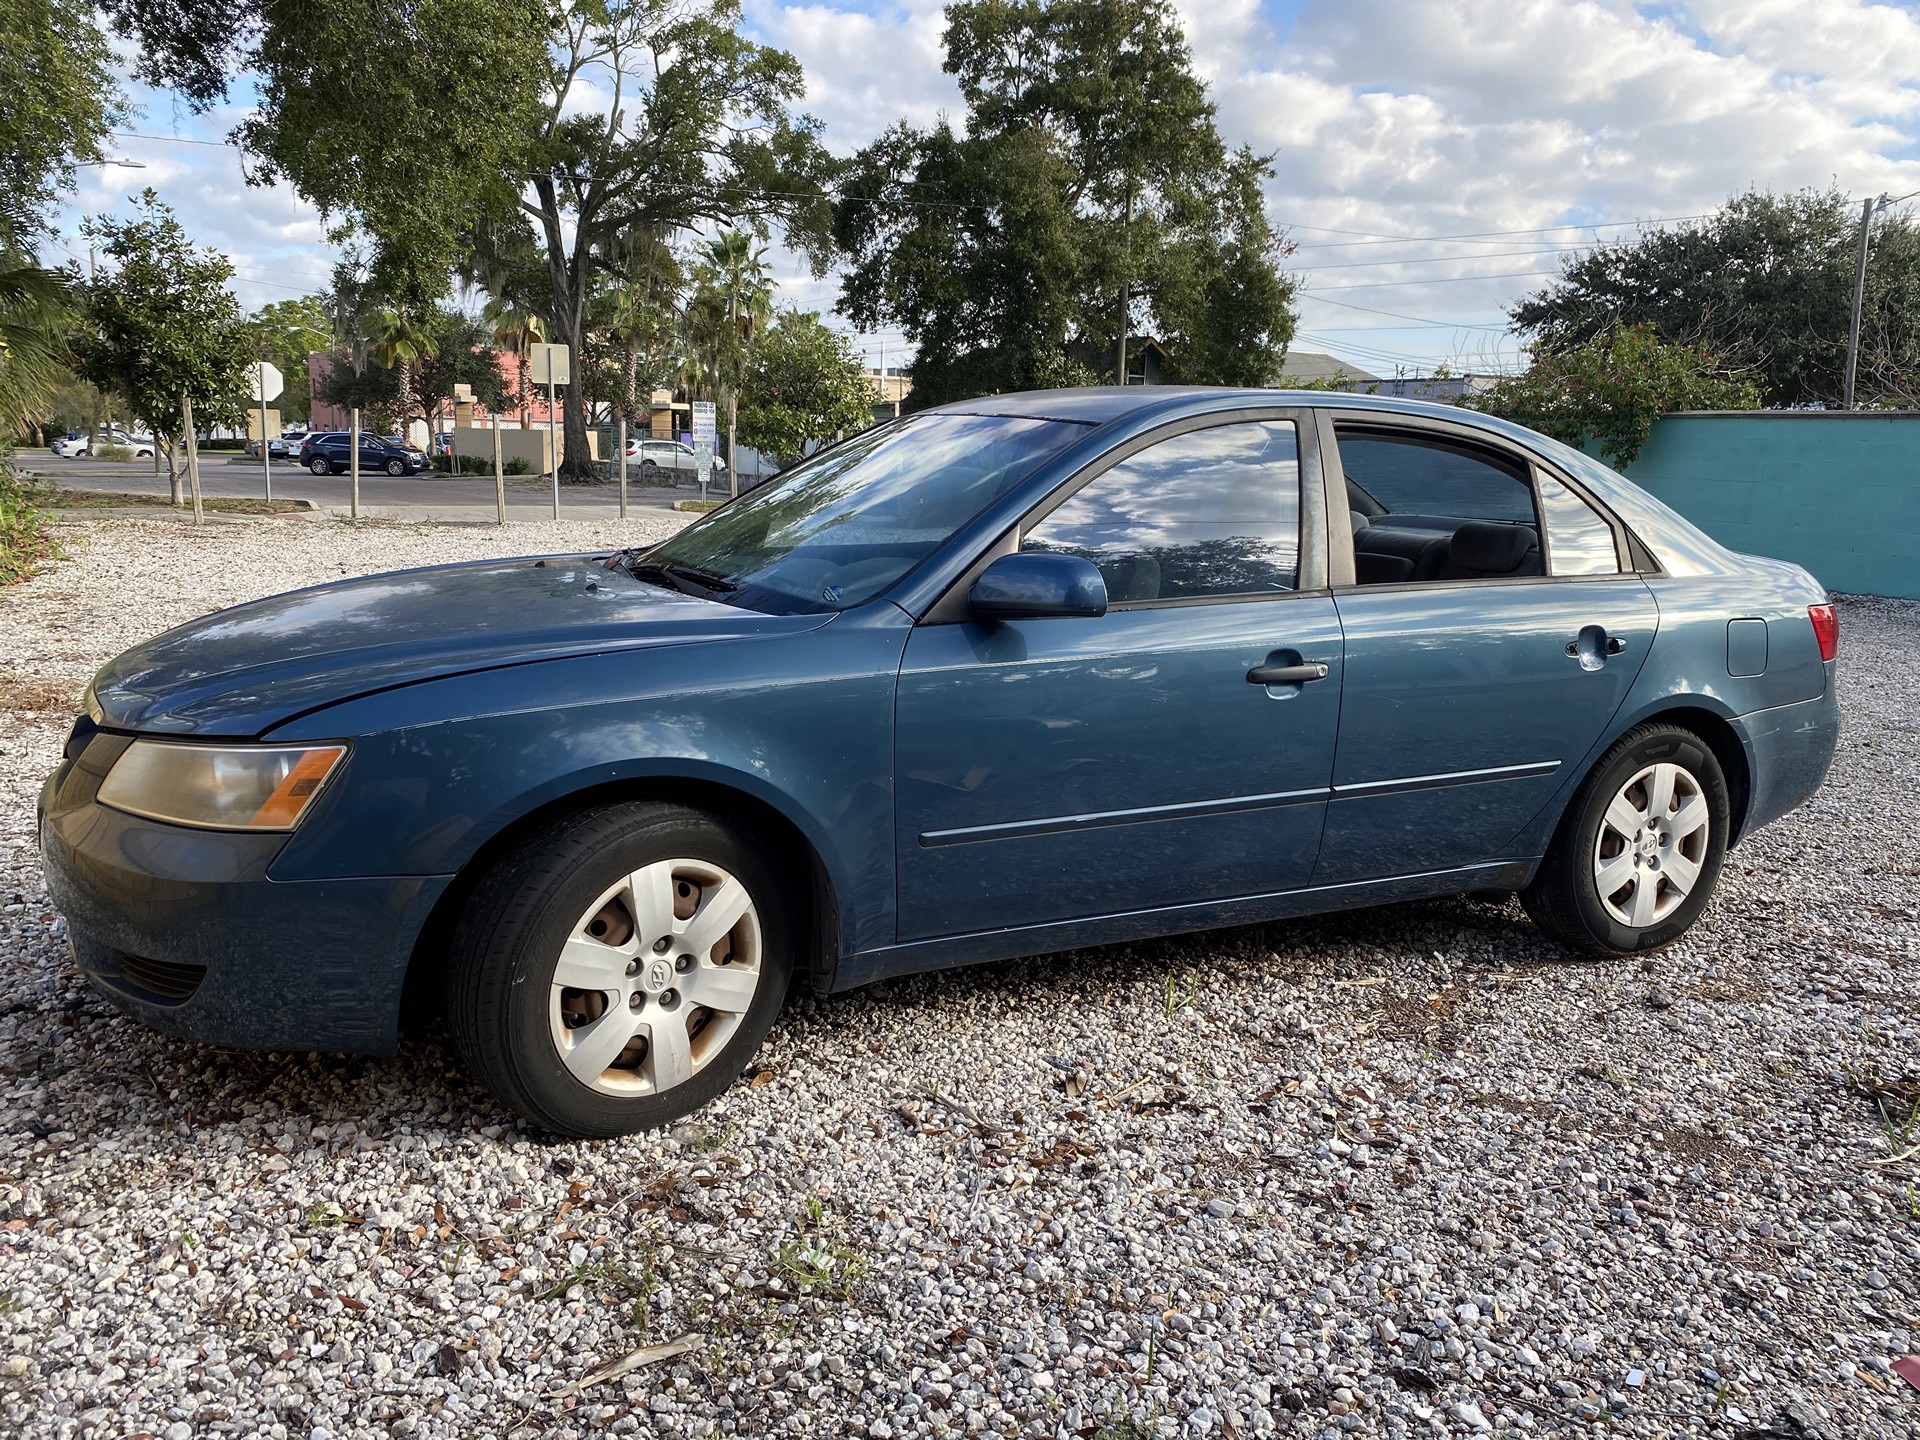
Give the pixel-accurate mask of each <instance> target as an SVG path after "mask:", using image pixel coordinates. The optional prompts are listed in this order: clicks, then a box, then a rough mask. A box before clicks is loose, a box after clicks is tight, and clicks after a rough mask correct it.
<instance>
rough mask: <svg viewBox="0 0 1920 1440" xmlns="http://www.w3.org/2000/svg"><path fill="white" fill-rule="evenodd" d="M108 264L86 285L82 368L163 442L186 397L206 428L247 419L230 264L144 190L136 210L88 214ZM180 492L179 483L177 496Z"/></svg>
mask: <svg viewBox="0 0 1920 1440" xmlns="http://www.w3.org/2000/svg"><path fill="white" fill-rule="evenodd" d="M86 231H87V234H88V235H89V236H91V237H92V238H93V239H94V240H95V241H96V242H97V243H98V245H99V249H100V255H101V259H102V261H103V264H102V266H101V268H100V270H99V272H98V274H97V276H96V277H95V278H94V279H93V280H92V282H91V283H87V282H83V281H82V279H81V277H80V276H79V275H78V274H77V273H76V274H75V275H74V277H73V284H74V285H75V287H76V288H79V287H81V286H83V285H84V293H85V295H86V309H85V315H84V318H83V323H82V325H81V327H80V330H79V333H78V334H77V336H76V337H75V341H74V351H75V355H76V358H77V360H78V369H79V371H80V373H81V374H82V375H84V376H85V377H86V378H87V379H88V380H91V381H92V382H93V383H94V384H95V385H98V386H99V387H101V388H102V389H103V390H112V391H114V392H115V393H117V394H118V395H120V396H121V397H123V398H124V400H125V402H126V404H127V406H128V408H129V409H130V410H131V411H132V413H133V418H134V419H135V420H136V421H138V422H139V423H140V424H141V425H142V426H144V427H146V428H147V429H149V430H150V431H151V432H152V433H153V435H154V436H155V437H156V438H157V439H159V440H160V441H161V442H162V443H163V444H165V445H166V447H167V451H168V469H169V472H170V473H172V472H173V445H172V441H174V440H175V439H177V438H178V437H179V436H180V433H181V414H180V403H181V401H182V399H190V400H191V401H192V402H193V410H194V421H195V424H196V425H198V426H200V427H202V428H204V427H206V426H210V425H216V424H236V423H243V421H244V414H243V411H244V407H245V404H246V366H247V362H248V361H249V360H250V359H252V358H253V356H252V353H251V352H252V348H253V347H252V344H251V343H250V339H251V337H250V336H249V335H248V332H247V325H246V320H245V317H244V316H243V314H242V312H241V309H240V302H239V301H237V300H235V299H234V298H233V296H232V295H231V294H230V293H229V292H228V290H227V282H228V281H229V280H230V279H232V278H233V266H232V264H231V263H230V262H229V261H228V260H227V258H226V257H225V256H224V255H222V254H220V253H219V252H218V251H216V250H202V249H198V248H196V247H195V246H194V245H193V243H192V242H191V241H190V240H189V239H188V238H187V234H186V231H184V230H183V229H182V228H181V226H180V222H179V221H178V220H176V219H175V218H174V216H173V212H172V211H171V210H170V209H168V208H167V207H166V206H165V205H163V204H161V203H160V199H159V197H158V196H156V195H155V194H154V193H153V191H151V190H147V191H143V192H142V193H141V195H140V197H139V200H138V202H137V204H136V208H135V213H134V215H133V217H132V218H130V219H126V220H115V219H112V218H110V217H100V218H97V219H93V220H89V221H88V222H87V224H86ZM179 498H180V493H179V483H178V480H177V478H176V480H175V483H174V499H175V501H176V502H177V501H178V500H179Z"/></svg>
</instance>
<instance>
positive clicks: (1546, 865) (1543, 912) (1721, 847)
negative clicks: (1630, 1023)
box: [1520, 723, 1732, 955]
mask: <svg viewBox="0 0 1920 1440" xmlns="http://www.w3.org/2000/svg"><path fill="white" fill-rule="evenodd" d="M1665 764H1672V765H1677V766H1679V767H1680V769H1681V770H1682V771H1683V772H1685V774H1686V775H1687V776H1688V777H1690V778H1691V780H1692V781H1693V782H1694V784H1695V786H1696V787H1697V789H1698V793H1699V795H1700V797H1701V798H1702V799H1703V800H1704V802H1705V804H1706V806H1707V833H1706V836H1705V841H1704V845H1703V846H1702V847H1701V850H1700V853H1699V854H1698V856H1697V857H1696V858H1695V859H1694V860H1693V862H1692V863H1697V865H1698V873H1697V875H1696V876H1695V878H1694V880H1693V882H1692V885H1691V888H1690V889H1688V890H1687V891H1686V892H1685V895H1684V898H1681V899H1680V900H1679V903H1678V904H1677V905H1676V906H1674V907H1673V908H1672V909H1671V911H1670V912H1669V913H1666V914H1664V915H1661V916H1660V917H1659V918H1658V919H1657V920H1654V921H1653V922H1652V923H1649V924H1646V925H1641V926H1635V925H1632V924H1629V923H1624V922H1623V921H1622V920H1621V918H1619V917H1618V916H1617V915H1616V914H1614V913H1613V910H1612V908H1610V906H1609V903H1608V897H1604V896H1602V895H1601V894H1600V889H1601V883H1600V881H1599V879H1598V878H1597V865H1598V863H1599V860H1600V858H1601V855H1600V852H1599V848H1598V847H1599V846H1600V844H1601V826H1602V824H1603V822H1604V821H1605V818H1606V814H1607V807H1608V806H1609V805H1610V804H1612V802H1613V801H1614V799H1615V797H1616V796H1618V795H1619V794H1620V793H1621V790H1622V787H1623V786H1626V785H1628V784H1629V782H1631V781H1633V780H1634V778H1635V777H1636V776H1637V775H1639V774H1640V773H1641V772H1643V771H1645V770H1646V769H1648V768H1649V767H1651V766H1655V765H1665ZM1731 821H1732V806H1731V804H1730V802H1729V799H1728V794H1727V779H1726V775H1725V774H1724V773H1723V772H1722V771H1721V769H1720V762H1719V760H1717V759H1716V758H1715V757H1714V753H1713V751H1712V749H1711V748H1710V747H1709V746H1708V745H1707V743H1706V742H1705V741H1704V740H1702V739H1701V738H1700V737H1699V736H1698V735H1696V734H1694V733H1693V732H1692V731H1691V730H1685V729H1682V728H1681V727H1679V726H1677V725H1663V724H1657V723H1656V724H1648V725H1639V726H1636V727H1635V728H1634V729H1632V730H1629V731H1628V732H1627V733H1626V734H1625V735H1622V736H1621V737H1620V739H1619V740H1618V741H1616V742H1615V743H1614V745H1613V746H1612V747H1611V748H1610V749H1609V750H1608V751H1607V753H1606V754H1605V755H1603V756H1602V757H1601V758H1600V762H1599V764H1597V765H1595V766H1594V767H1593V770H1592V772H1591V773H1589V774H1588V776H1587V778H1586V780H1585V781H1584V782H1583V783H1582V784H1581V786H1580V788H1579V790H1578V791H1576V792H1575V793H1574V797H1573V800H1572V802H1571V803H1570V804H1569V805H1568V806H1567V813H1566V814H1565V816H1563V817H1562V819H1561V821H1560V828H1559V830H1558V831H1557V832H1556V833H1555V835H1554V838H1553V843H1552V845H1551V846H1549V847H1548V849H1547V855H1546V858H1545V859H1544V860H1542V861H1541V862H1540V869H1539V872H1538V873H1537V874H1536V875H1535V876H1534V878H1533V881H1532V883H1531V884H1529V885H1528V886H1527V888H1526V889H1524V890H1522V891H1521V892H1520V902H1521V904H1523V905H1524V906H1526V910H1527V914H1529V915H1530V916H1532V917H1533V923H1534V924H1536V925H1538V926H1539V927H1540V928H1541V929H1542V930H1543V931H1545V932H1546V933H1547V934H1548V935H1549V936H1551V937H1552V938H1553V939H1555V940H1558V941H1559V942H1560V943H1561V944H1563V945H1565V946H1567V947H1569V948H1570V949H1574V950H1580V951H1584V952H1586V953H1587V954H1592V955H1633V954H1637V953H1639V952H1641V951H1645V950H1657V949H1659V948H1660V947H1661V946H1663V945H1670V944H1672V943H1673V942H1674V941H1675V940H1677V939H1679V938H1680V936H1682V935H1684V934H1685V933H1686V932H1687V930H1688V929H1689V928H1690V927H1691V926H1692V925H1693V922H1694V921H1695V920H1697V919H1698V918H1699V916H1700V912H1701V911H1702V910H1704V909H1705V908H1706V906H1707V902H1708V901H1709V900H1710V899H1712V897H1713V891H1714V888H1715V886H1716V885H1717V884H1718V882H1719V879H1720V866H1721V862H1722V861H1723V860H1724V859H1725V857H1726V852H1727V836H1728V834H1729V833H1730V829H1731ZM1628 853H1629V855H1630V854H1631V852H1630V851H1629V852H1628ZM1659 855H1660V852H1659V851H1658V849H1657V847H1656V848H1655V850H1654V852H1653V854H1652V858H1653V859H1654V860H1655V861H1657V860H1658V859H1659ZM1638 863H1639V862H1635V864H1636V874H1635V875H1634V877H1633V878H1632V879H1631V881H1630V884H1631V886H1633V887H1636V890H1634V891H1622V892H1616V895H1615V897H1614V902H1613V903H1614V905H1620V904H1621V903H1622V902H1621V901H1620V899H1619V896H1620V895H1621V894H1630V893H1637V887H1638V886H1640V885H1642V884H1648V883H1651V884H1652V885H1653V887H1654V894H1655V895H1656V896H1659V895H1660V894H1661V891H1662V888H1663V887H1664V886H1666V885H1670V884H1671V881H1670V880H1669V881H1665V882H1663V881H1661V880H1660V879H1659V877H1658V876H1657V875H1654V874H1650V875H1649V878H1648V879H1642V878H1641V877H1640V874H1639V873H1638ZM1669 865H1671V860H1669ZM1654 868H1657V866H1656V867H1654Z"/></svg>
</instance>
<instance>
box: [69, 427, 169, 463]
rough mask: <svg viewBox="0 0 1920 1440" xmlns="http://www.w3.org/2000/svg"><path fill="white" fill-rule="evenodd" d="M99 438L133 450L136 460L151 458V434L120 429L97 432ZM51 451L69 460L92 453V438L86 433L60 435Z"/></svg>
mask: <svg viewBox="0 0 1920 1440" xmlns="http://www.w3.org/2000/svg"><path fill="white" fill-rule="evenodd" d="M99 438H100V440H101V441H102V442H103V443H105V444H108V445H121V446H124V447H125V448H127V449H129V450H131V451H133V454H134V458H135V459H137V460H151V459H152V458H153V437H152V436H151V435H129V434H128V433H127V432H126V431H124V430H120V429H114V430H106V431H101V432H99ZM49 448H51V449H52V451H53V453H54V454H56V455H60V456H64V457H65V458H67V459H69V460H71V459H74V458H75V457H77V456H81V455H91V454H92V453H93V440H92V438H91V437H89V436H86V435H62V436H61V437H60V438H59V439H57V440H55V441H54V442H53V444H52V446H51V447H49Z"/></svg>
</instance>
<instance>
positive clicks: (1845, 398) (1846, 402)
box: [1840, 190, 1920, 410]
mask: <svg viewBox="0 0 1920 1440" xmlns="http://www.w3.org/2000/svg"><path fill="white" fill-rule="evenodd" d="M1915 195H1920V190H1915V191H1913V192H1912V193H1910V194H1907V195H1895V196H1893V197H1891V198H1889V197H1888V196H1885V195H1882V196H1881V197H1880V198H1879V199H1877V200H1868V201H1867V202H1866V203H1865V204H1864V205H1862V206H1861V207H1860V249H1859V252H1858V253H1857V254H1856V255H1855V256H1854V261H1853V317H1852V319H1851V320H1849V321H1848V323H1847V378H1846V383H1845V386H1844V387H1843V388H1842V390H1841V392H1840V408H1841V409H1842V410H1851V409H1853V381H1854V376H1855V375H1857V374H1858V373H1859V368H1860V307H1861V304H1862V302H1863V301H1864V300H1865V298H1866V291H1867V236H1868V233H1869V232H1870V231H1871V230H1872V228H1873V217H1874V216H1875V215H1876V214H1878V213H1879V212H1880V211H1882V210H1885V209H1888V208H1889V207H1891V206H1894V205H1898V204H1899V203H1900V202H1901V201H1902V200H1911V199H1913V197H1914V196H1915Z"/></svg>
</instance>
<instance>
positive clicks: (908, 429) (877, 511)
mask: <svg viewBox="0 0 1920 1440" xmlns="http://www.w3.org/2000/svg"><path fill="white" fill-rule="evenodd" d="M1086 433H1087V427H1086V426H1084V425H1079V424H1075V423H1072V422H1069V421H1063V420H1026V419H1017V418H1014V417H1011V416H1005V415H953V414H944V413H938V412H936V413H930V414H925V415H915V416H912V417H911V418H909V419H906V420H901V421H898V422H896V423H894V424H891V425H881V426H875V427H874V428H873V429H872V430H868V431H865V432H863V433H862V434H859V435H856V436H855V437H854V438H853V439H851V440H848V441H846V442H844V443H843V444H840V445H836V446H834V447H833V448H832V449H831V450H825V451H822V452H821V453H820V454H819V455H816V456H815V457H814V458H813V459H811V460H806V461H803V462H802V463H800V464H799V465H796V466H794V468H793V469H791V470H788V471H786V472H784V473H783V474H781V475H780V476H779V477H778V478H777V479H774V480H771V481H769V482H768V483H766V484H765V485H761V486H757V487H756V488H754V489H752V490H749V491H748V492H747V493H746V494H745V495H743V496H741V497H740V498H739V499H738V500H735V501H732V502H731V503H729V504H727V505H726V506H724V507H723V508H721V509H719V510H716V511H714V512H713V514H711V515H710V516H708V517H707V518H706V519H704V520H698V521H695V522H694V523H693V524H692V525H689V526H688V527H687V528H686V529H685V530H682V531H681V532H680V533H679V534H678V535H676V536H674V537H673V538H672V539H670V540H667V541H665V542H663V543H662V544H660V545H657V546H655V547H654V548H653V549H652V550H650V551H648V552H647V554H646V556H645V557H644V561H643V562H637V563H645V564H649V565H666V566H670V567H679V568H680V569H681V570H682V571H689V570H690V571H694V572H702V573H704V574H705V575H706V576H708V577H710V578H711V579H713V580H716V581H718V582H719V583H718V585H717V586H716V587H714V594H715V598H717V599H722V600H727V601H730V602H732V603H734V604H741V605H748V606H752V607H755V608H758V609H765V610H770V611H774V612H776V613H782V614H787V613H793V612H796V611H817V610H844V609H847V608H848V607H849V606H853V605H858V604H861V603H862V602H863V601H866V600H869V599H871V598H873V597H874V596H876V595H878V594H879V593H880V592H881V591H883V590H885V589H886V588H887V587H888V586H890V585H892V584H893V582H894V581H896V580H898V579H899V578H900V577H901V576H903V575H905V574H906V573H907V571H909V570H911V569H912V568H913V567H914V566H915V565H917V564H918V563H919V562H920V561H921V559H922V558H924V557H925V556H927V555H929V554H931V553H932V552H933V551H934V550H936V549H937V548H939V547H940V546H941V545H943V544H945V543H946V542H947V541H948V540H949V539H951V538H952V537H953V534H954V532H955V531H957V530H959V529H960V527H961V526H963V525H965V524H966V523H967V522H968V521H969V520H972V519H973V518H974V517H975V516H976V515H978V514H979V513H980V512H981V511H982V510H984V509H986V507H987V506H988V505H990V504H992V503H993V502H994V501H995V500H997V499H999V498H1000V497H1001V496H1003V495H1005V494H1007V493H1008V492H1009V491H1010V490H1012V489H1013V487H1014V486H1016V485H1018V484H1019V483H1020V482H1021V481H1022V480H1025V479H1026V478H1027V477H1028V476H1029V475H1031V474H1032V473H1033V472H1034V470H1035V469H1037V468H1038V467H1039V466H1040V465H1042V464H1043V463H1045V462H1046V461H1047V460H1048V459H1049V458H1050V457H1052V456H1053V455H1056V454H1058V453H1059V452H1060V451H1061V450H1062V449H1064V448H1066V447H1067V446H1068V445H1070V444H1072V443H1073V442H1074V441H1075V440H1077V439H1079V438H1080V437H1081V436H1083V435H1085V434H1086ZM688 583H690V584H694V585H696V586H697V585H698V583H699V582H698V580H697V579H695V580H691V581H689V582H688Z"/></svg>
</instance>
